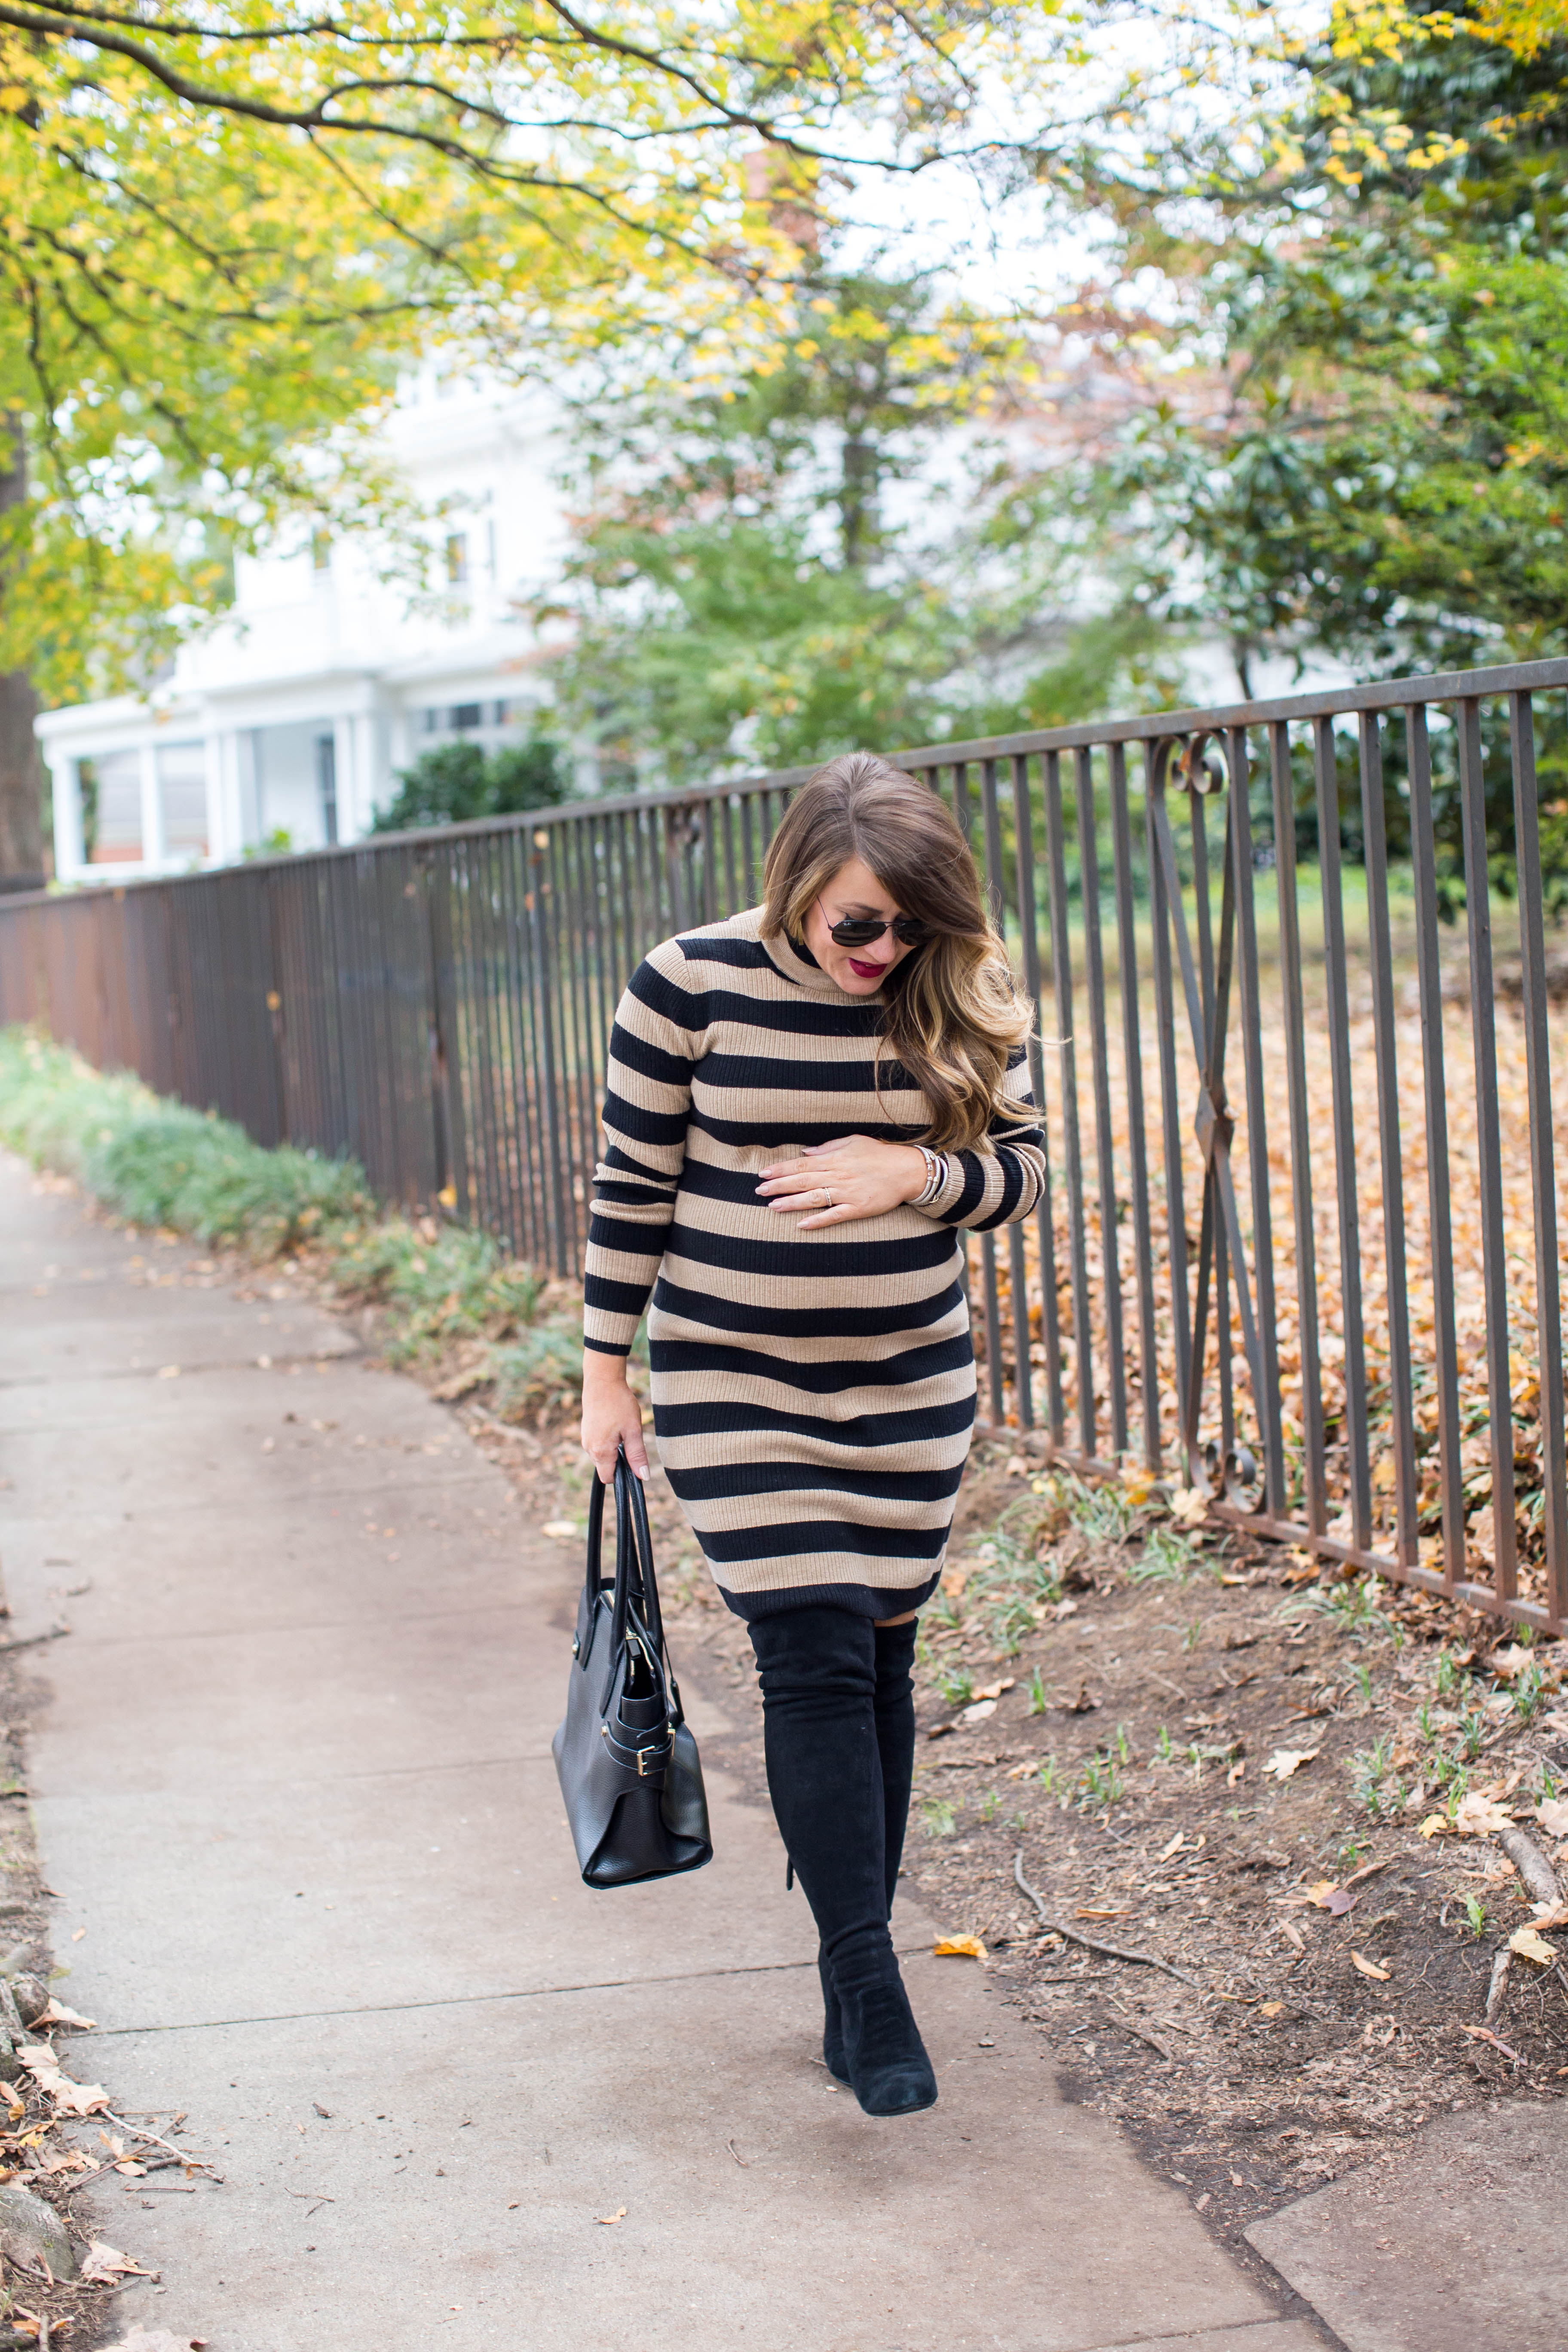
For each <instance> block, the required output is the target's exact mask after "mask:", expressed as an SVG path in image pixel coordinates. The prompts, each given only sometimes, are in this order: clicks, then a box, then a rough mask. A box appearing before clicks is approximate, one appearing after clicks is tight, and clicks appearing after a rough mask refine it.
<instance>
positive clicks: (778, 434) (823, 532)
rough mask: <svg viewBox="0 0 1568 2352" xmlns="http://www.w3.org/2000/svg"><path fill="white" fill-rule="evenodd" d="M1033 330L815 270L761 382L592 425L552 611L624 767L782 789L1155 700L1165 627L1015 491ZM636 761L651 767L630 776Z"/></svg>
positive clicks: (651, 398)
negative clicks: (850, 760) (769, 776)
mask: <svg viewBox="0 0 1568 2352" xmlns="http://www.w3.org/2000/svg"><path fill="white" fill-rule="evenodd" d="M1035 378H1036V363H1035V359H1034V355H1033V353H1032V352H1031V349H1030V347H1029V344H1028V342H1027V341H1026V337H1025V336H1024V335H1023V333H1022V332H1021V331H1019V329H1018V328H1017V327H1016V325H1014V324H1012V323H1010V322H1006V321H1004V320H997V319H994V318H991V317H988V316H986V315H985V314H984V313H982V312H980V311H978V310H973V309H967V308H963V307H961V306H957V305H954V304H952V303H944V302H943V301H942V299H940V298H939V295H938V291H937V289H936V288H935V286H934V285H933V282H932V281H931V279H930V278H926V277H923V276H918V275H917V276H907V277H894V276H890V275H879V274H877V273H875V272H872V271H862V272H858V273H851V272H836V271H833V270H831V269H829V268H826V267H819V268H817V269H816V271H815V272H814V274H813V276H812V278H810V280H809V281H808V283H807V286H806V288H805V292H804V295H803V298H802V299H801V301H800V303H799V305H798V307H797V310H796V316H795V324H794V327H793V331H791V333H790V334H789V336H788V337H787V338H786V340H785V341H784V344H783V347H782V349H781V351H780V352H778V353H776V354H773V355H770V358H769V360H768V361H767V362H766V363H765V364H763V365H761V366H757V367H753V368H751V369H748V370H744V371H742V372H739V373H734V374H731V375H729V376H727V377H721V378H720V379H719V380H718V381H717V382H714V381H712V380H711V379H710V380H707V381H703V380H698V381H696V382H691V381H687V382H683V383H675V384H673V385H668V386H665V387H661V388H660V389H658V390H657V391H655V392H653V393H652V394H645V395H643V396H642V397H640V398H637V397H633V398H631V399H629V400H628V399H626V397H625V396H620V395H616V396H610V397H607V398H605V400H604V402H603V403H602V404H600V405H599V406H598V408H597V409H596V410H590V411H589V412H588V413H587V414H585V415H584V417H583V419H582V425H583V430H584V441H585V446H586V451H587V456H586V461H585V463H584V466H583V467H582V471H581V475H580V478H579V479H578V482H577V484H576V486H575V487H576V492H577V507H578V528H577V539H576V546H575V550H574V555H573V557H572V559H571V561H570V563H569V565H568V567H567V571H566V574H565V577H564V579H563V581H562V583H560V584H559V586H558V588H557V590H556V591H555V592H554V593H552V596H551V597H549V598H548V599H545V600H542V603H541V604H540V605H539V606H538V607H537V608H536V612H537V616H538V617H540V618H541V619H542V620H545V621H553V622H556V623H558V624H559V623H564V624H565V625H567V627H568V629H569V632H570V635H569V637H568V639H567V642H566V646H565V649H564V651H563V653H562V654H561V655H560V656H559V657H558V659H557V662H556V665H555V670H554V686H555V691H556V695H557V698H558V701H559V702H560V704H561V706H562V707H563V709H564V710H566V711H567V712H569V713H570V714H571V717H572V720H573V722H574V728H575V729H576V730H579V731H580V732H581V733H582V734H583V735H584V736H586V737H588V738H590V739H592V740H596V741H597V742H598V744H599V745H600V747H601V752H602V756H603V758H604V761H605V767H606V770H607V772H609V773H610V774H612V775H616V774H619V775H620V776H623V777H630V776H632V775H633V774H635V773H637V772H640V773H641V774H642V775H643V776H644V777H646V778H647V780H649V781H654V780H657V779H658V778H660V777H668V778H671V779H678V778H679V777H680V776H682V775H684V774H686V773H689V772H690V771H691V770H692V769H693V768H694V767H700V766H713V765H720V766H723V765H737V764H742V763H747V762H751V763H758V764H763V765H767V766H791V765H795V764H798V763H801V762H805V761H814V760H817V759H822V758H826V757H828V756H830V755H831V754H832V753H834V752H836V751H843V750H847V749H850V748H853V747H855V746H857V745H864V744H873V743H874V744H882V745H885V746H888V747H892V746H894V745H897V744H899V743H905V744H910V743H914V742H919V741H924V740H934V739H942V738H948V737H952V736H956V735H962V734H966V733H979V732H984V731H985V730H987V729H989V728H993V727H997V726H1011V727H1016V726H1020V725H1027V724H1029V723H1031V722H1033V723H1037V724H1049V723H1052V722H1054V721H1058V720H1063V719H1069V718H1073V717H1078V716H1081V715H1083V714H1084V713H1085V712H1087V711H1089V710H1093V709H1103V708H1104V707H1105V706H1106V704H1107V702H1108V701H1110V700H1112V699H1117V698H1121V699H1128V698H1133V699H1142V700H1144V701H1148V700H1150V699H1152V700H1155V701H1158V700H1160V699H1163V698H1165V696H1166V695H1167V694H1168V693H1169V691H1170V687H1171V680H1172V677H1173V674H1174V664H1173V657H1172V649H1171V644H1170V636H1169V632H1165V631H1163V630H1162V629H1161V628H1159V627H1158V626H1157V625H1154V624H1153V623H1152V622H1151V620H1150V618H1149V615H1148V613H1147V611H1146V609H1145V607H1144V605H1143V604H1141V603H1140V602H1139V601H1138V598H1137V596H1136V595H1135V594H1131V593H1129V594H1128V595H1127V596H1121V595H1120V594H1119V593H1118V590H1117V586H1116V581H1115V570H1116V567H1115V566H1114V565H1111V566H1110V567H1109V568H1108V569H1107V577H1106V581H1105V583H1103V585H1104V588H1105V593H1103V594H1102V596H1101V604H1102V607H1103V610H1102V611H1101V613H1100V616H1099V617H1097V618H1095V619H1093V620H1091V621H1089V622H1087V623H1086V622H1084V621H1083V620H1082V617H1081V615H1079V614H1075V612H1074V610H1073V607H1074V604H1075V603H1076V601H1077V599H1078V596H1079V582H1078V579H1077V576H1076V573H1075V571H1074V567H1073V565H1072V563H1071V561H1070V557H1071V548H1070V544H1069V541H1068V537H1067V536H1065V535H1064V533H1063V532H1062V530H1060V529H1055V530H1053V526H1052V524H1051V523H1050V522H1048V521H1046V520H1042V519H1041V517H1040V515H1039V512H1038V509H1037V504H1036V503H1034V502H1032V501H1031V500H1030V499H1027V498H1021V497H1020V495H1019V490H1020V486H1019V483H1018V480H1017V476H1016V467H1015V465H1014V463H1013V461H1012V459H1011V458H1010V457H1009V456H1008V454H1007V449H1006V446H1005V442H1004V440H1003V438H1002V428H1003V426H1004V425H1005V423H1006V422H1007V420H1008V417H1009V415H1011V413H1012V412H1013V411H1014V410H1015V409H1016V407H1017V405H1018V404H1020V403H1023V402H1026V401H1028V400H1029V399H1030V398H1031V397H1032V396H1033V391H1034V385H1035ZM638 761H640V768H639V767H638V766H637V764H636V763H637V762H638Z"/></svg>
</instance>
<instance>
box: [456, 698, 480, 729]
mask: <svg viewBox="0 0 1568 2352" xmlns="http://www.w3.org/2000/svg"><path fill="white" fill-rule="evenodd" d="M483 725H484V709H483V706H482V705H481V704H479V703H478V702H455V703H454V704H453V705H452V727H453V730H454V731H455V732H456V733H457V734H458V735H466V734H467V733H468V730H469V729H470V728H473V727H482V726H483Z"/></svg>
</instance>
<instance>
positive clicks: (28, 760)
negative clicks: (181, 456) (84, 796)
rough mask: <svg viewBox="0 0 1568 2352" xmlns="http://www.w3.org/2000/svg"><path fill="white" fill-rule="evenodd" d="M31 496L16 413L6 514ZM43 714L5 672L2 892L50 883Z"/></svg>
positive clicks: (23, 683)
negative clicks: (36, 724) (37, 723)
mask: <svg viewBox="0 0 1568 2352" xmlns="http://www.w3.org/2000/svg"><path fill="white" fill-rule="evenodd" d="M6 460H9V462H8V463H7V462H6ZM26 495H27V452H26V443H25V442H24V441H23V438H22V423H21V419H20V418H19V417H16V416H12V417H9V418H7V419H6V420H5V434H4V437H0V514H4V513H5V510H6V509H8V508H10V507H16V506H20V505H21V503H22V501H23V499H25V498H26ZM37 715H38V698H37V695H36V694H35V693H34V692H33V689H32V687H31V685H30V683H29V682H28V679H27V676H26V672H25V671H24V670H19V669H14V670H7V671H5V672H3V673H0V891H5V890H41V889H42V888H43V887H44V826H43V804H44V763H43V761H42V760H41V759H40V758H39V757H38V739H37V736H36V735H35V734H34V732H33V721H34V719H37Z"/></svg>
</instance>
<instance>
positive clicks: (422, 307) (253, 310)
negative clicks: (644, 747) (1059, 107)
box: [0, 0, 1079, 876]
mask: <svg viewBox="0 0 1568 2352" xmlns="http://www.w3.org/2000/svg"><path fill="white" fill-rule="evenodd" d="M1078 47H1079V35H1078V33H1077V30H1076V28H1075V27H1074V26H1073V25H1072V24H1071V23H1070V22H1069V21H1068V19H1066V18H1064V17H1060V16H1058V12H1057V10H1056V9H1055V8H1054V7H1052V6H1050V5H1042V4H1041V0H1014V5H1002V6H984V7H982V8H980V9H969V8H954V7H952V6H950V5H947V0H912V5H909V6H901V7H900V8H898V9H896V10H889V9H887V8H885V7H882V6H879V5H862V0H849V5H842V0H836V5H831V6H830V5H828V0H766V5H763V0H719V5H716V6H708V5H704V6H702V7H694V6H691V5H688V0H675V5H671V6H661V7H658V8H653V7H648V6H642V7H637V6H633V7H631V8H629V9H627V10H625V11H622V12H619V13H618V14H617V15H616V17H615V20H614V21H613V22H612V21H610V20H608V19H605V20H604V21H602V22H601V21H598V20H596V19H595V17H594V16H591V15H590V16H584V15H583V14H581V13H577V14H574V13H573V12H571V11H563V10H562V9H561V8H559V7H557V6H555V5H549V4H548V0H506V5H504V6H502V7H501V8H500V10H499V11H498V10H496V9H494V8H491V7H489V6H484V7H480V6H478V5H471V0H456V5H444V6H442V7H440V8H438V9H432V8H428V7H421V6H419V5H415V6H413V7H406V6H402V5H399V6H397V7H391V6H388V5H385V0H353V5H352V6H351V7H348V8H344V9H334V10H329V11H326V12H321V11H306V12H304V13H303V14H302V15H301V14H300V13H298V12H295V13H293V14H290V13H289V12H288V11H282V12H280V11H279V9H278V8H277V7H276V6H275V5H273V0H226V5H224V6H223V7H221V8H216V7H212V6H209V5H205V0H195V5H184V0H172V5H169V6H167V7H163V6H160V7H158V8H155V9H154V8H151V7H145V8H144V7H133V8H129V9H121V10H116V9H114V8H112V7H103V6H100V5H96V0H0V219H3V220H4V231H3V233H0V430H3V431H4V432H5V435H6V436H7V438H6V441H5V445H4V446H0V876H4V875H5V872H6V871H10V872H12V873H16V872H18V871H23V872H26V873H29V874H36V873H37V869H38V866H39V864H40V860H41V844H40V839H39V810H38V773H37V759H36V753H35V751H34V748H33V742H32V720H33V717H34V715H35V711H36V709H37V698H38V697H39V696H41V697H43V698H45V699H47V700H60V699H65V698H70V697H73V696H78V695H81V694H84V693H95V692H113V691H116V690H119V689H121V688H137V687H139V686H141V685H143V684H144V683H145V681H146V679H147V677H148V676H149V675H150V673H151V672H152V670H153V667H155V666H156V664H157V663H158V662H159V661H160V660H161V659H162V658H163V656H165V655H166V654H167V653H168V652H169V650H170V649H171V647H172V646H173V644H174V642H175V641H176V640H177V639H178V637H179V636H180V635H182V634H183V633H185V632H187V631H188V630H189V629H190V628H192V627H193V626H196V625H200V623H201V621H202V620H203V618H204V617H205V616H206V615H207V614H210V613H211V612H212V611H213V610H214V609H215V608H216V607H217V606H218V605H220V604H222V603H223V601H224V598H225V594H226V580H227V577H228V566H227V562H226V556H227V553H228V551H230V550H232V548H233V547H234V546H236V545H240V546H244V545H246V544H251V545H255V544H258V543H261V542H264V541H271V540H274V539H275V538H276V535H277V532H278V530H279V527H280V526H281V525H282V524H284V523H286V522H288V521H289V520H290V519H291V518H293V519H297V520H299V522H300V524H301V525H304V524H308V522H309V521H310V520H311V519H312V518H315V519H319V520H322V521H325V522H329V523H336V524H337V525H339V526H340V527H344V528H347V527H351V526H354V525H365V524H369V525H370V526H371V527H373V528H374V529H379V530H384V537H385V539H386V541H387V543H388V544H389V545H392V544H394V543H397V544H400V545H403V546H405V547H408V548H411V550H412V560H413V562H414V566H415V569H416V571H417V568H418V564H417V559H418V553H419V550H418V544H417V538H418V535H417V532H416V531H414V530H412V529H411V525H412V522H413V520H415V519H412V518H410V517H409V516H408V514H407V513H406V511H405V507H404V506H403V505H400V503H399V500H398V499H397V496H396V491H395V485H394V484H392V483H390V482H389V481H388V480H387V479H386V478H385V477H384V474H383V473H382V472H381V470H380V469H378V468H377V467H376V466H375V465H374V458H373V456H372V445H371V442H370V440H369V438H368V436H367V432H366V429H365V428H366V426H367V425H368V424H370V423H372V422H374V413H375V411H376V409H377V407H378V406H379V404H381V403H382V402H384V399H385V397H386V395H387V393H388V391H389V388H390V384H391V381H392V377H393V373H394V371H395V367H396V365H397V364H399V363H400V362H402V361H404V360H405V359H406V358H407V357H408V356H409V355H411V354H412V353H415V352H419V351H422V350H425V349H427V348H429V347H430V346H431V345H432V344H433V343H435V342H438V341H447V342H448V343H451V344H455V345H457V346H458V347H460V349H461V350H462V351H463V352H465V353H473V352H476V351H477V352H479V353H480V354H482V355H485V356H488V357H489V358H492V359H494V360H495V361H497V362H499V363H500V364H503V365H506V366H511V365H514V364H527V363H529V362H538V361H539V360H540V359H541V358H542V354H543V353H544V352H545V350H546V348H547V347H548V349H549V351H550V352H551V354H552V357H559V355H560V353H561V352H571V351H574V350H581V349H584V348H589V347H595V346H597V345H598V344H600V343H602V342H604V341H614V340H616V338H618V337H621V336H624V335H625V334H626V333H627V332H628V331H632V330H633V329H638V330H644V329H647V328H648V327H649V326H650V325H651V326H652V327H654V328H655V329H656V330H657V331H658V332H660V333H663V334H668V335H674V336H677V337H678V338H679V339H682V340H683V341H684V342H685V343H686V345H687V346H688V347H689V349H691V350H693V351H695V352H701V351H703V350H704V349H710V348H717V347H720V346H721V347H722V348H724V349H725V350H726V351H732V350H733V349H735V348H737V347H739V346H743V345H745V344H747V343H748V342H750V343H752V344H753V345H754V346H755V347H756V348H757V349H758V350H759V351H760V350H762V349H764V348H765V347H766V346H767V344H768V341H769V340H770V338H771V336H772V335H773V332H774V330H775V327H776V322H777V318H778V315H779V310H780V305H781V303H782V302H783V301H784V299H785V297H786V293H787V289H788V285H789V283H790V281H791V280H792V278H793V277H794V274H795V268H796V263H797V255H798V240H799V238H800V237H801V236H806V235H808V234H810V233H812V228H813V223H814V221H815V218H816V213H817V212H818V210H819V209H820V208H821V205H822V203H823V198H822V195H821V193H820V189H819V182H823V180H824V173H825V172H833V171H837V170H838V169H839V167H840V166H841V165H842V163H844V162H845V161H846V160H853V161H854V162H855V163H858V164H861V165H870V166H872V167H873V168H876V167H885V168H886V169H888V170H889V171H892V172H903V171H909V170H918V169H920V168H921V167H922V166H923V165H924V164H926V163H930V162H931V160H932V159H933V158H934V157H936V156H939V155H941V154H942V153H943V152H947V151H948V150H949V149H951V148H952V147H954V146H962V145H963V144H965V143H967V142H970V140H971V137H972V131H971V125H972V121H973V115H974V111H975V107H976V102H977V93H978V92H979V90H980V89H982V87H983V86H984V83H985V81H986V79H987V77H988V76H990V77H998V76H999V77H1002V78H1003V79H1021V80H1028V79H1031V78H1032V77H1033V76H1035V75H1036V74H1037V73H1042V72H1043V73H1047V74H1048V73H1049V72H1050V70H1051V69H1052V68H1054V67H1055V66H1057V65H1060V66H1063V67H1065V68H1067V69H1068V71H1069V72H1070V70H1071V68H1072V62H1073V59H1074V58H1075V56H1076V54H1077V50H1078ZM759 163H760V165H761V168H760V169H759Z"/></svg>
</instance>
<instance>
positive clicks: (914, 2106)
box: [854, 2063, 936, 2116]
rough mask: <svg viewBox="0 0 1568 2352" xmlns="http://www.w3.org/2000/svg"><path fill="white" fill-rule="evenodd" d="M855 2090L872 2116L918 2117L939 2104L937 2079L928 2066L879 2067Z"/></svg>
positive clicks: (864, 2076) (863, 2076) (867, 2112)
mask: <svg viewBox="0 0 1568 2352" xmlns="http://www.w3.org/2000/svg"><path fill="white" fill-rule="evenodd" d="M854 2087H855V2095H856V2097H857V2098H858V2100H859V2102H860V2105H861V2106H862V2108H863V2109H864V2110H865V2112H866V2114H867V2115H868V2116H915V2115H919V2114H920V2112H921V2108H922V2107H934V2106H935V2105H936V2076H935V2075H934V2074H932V2072H931V2067H930V2065H929V2064H927V2063H917V2064H906V2065H901V2066H879V2067H877V2068H875V2069H873V2070H872V2071H871V2072H870V2073H869V2074H862V2076H861V2078H860V2080H859V2081H858V2083H857V2084H855V2086H854Z"/></svg>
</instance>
